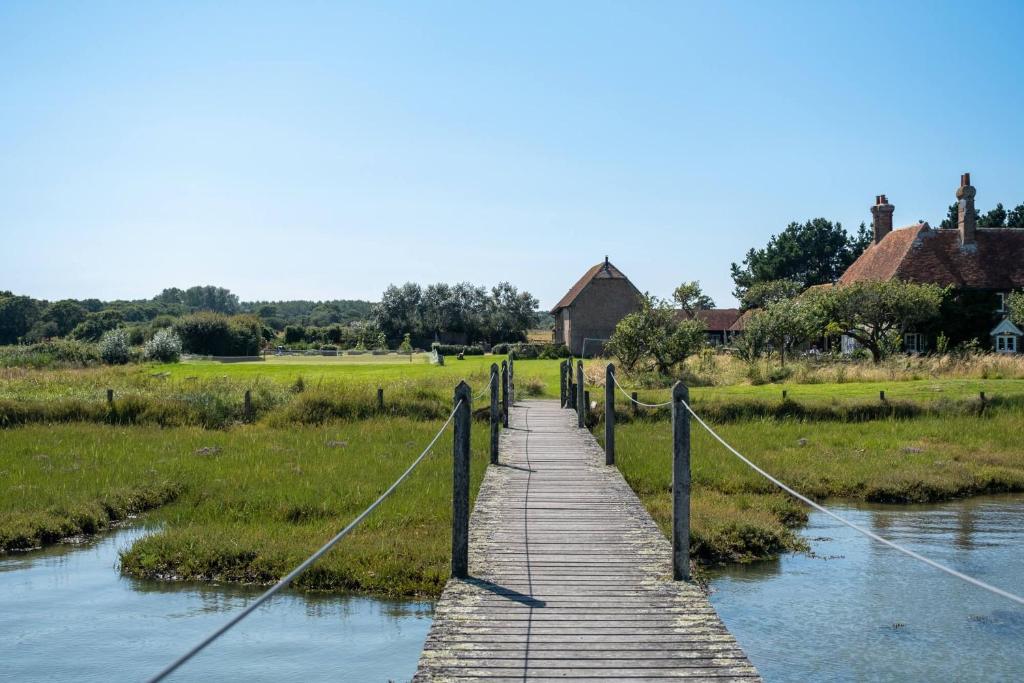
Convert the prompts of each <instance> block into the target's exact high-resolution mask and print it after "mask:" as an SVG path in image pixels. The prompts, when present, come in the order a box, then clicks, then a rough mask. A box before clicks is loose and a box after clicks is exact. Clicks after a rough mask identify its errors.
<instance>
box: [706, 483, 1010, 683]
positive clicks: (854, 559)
mask: <svg viewBox="0 0 1024 683" xmlns="http://www.w3.org/2000/svg"><path fill="white" fill-rule="evenodd" d="M830 509H832V510H833V511H835V512H837V513H838V514H840V515H842V516H844V517H846V518H847V519H848V520H850V521H851V522H854V523H857V524H859V525H861V526H864V527H867V528H869V529H871V530H872V531H874V532H876V533H878V534H879V535H881V536H883V537H885V538H888V539H890V540H893V541H896V542H898V543H900V544H902V545H905V546H907V547H908V548H910V549H912V550H915V551H917V552H919V553H921V554H923V555H926V556H928V557H930V558H932V559H934V560H937V561H939V562H942V563H943V564H946V565H947V566H949V567H952V568H953V569H956V570H959V571H961V572H963V573H965V574H968V575H970V576H974V577H977V578H979V579H981V580H983V581H985V582H987V583H990V584H993V585H995V586H998V587H999V588H1003V589H1005V590H1009V591H1010V592H1013V593H1016V594H1018V595H1024V571H1022V569H1024V497H1021V496H999V497H985V498H975V499H971V500H961V501H955V502H949V503H943V504H939V505H920V506H895V505H888V506H881V505H856V506H830ZM803 533H804V536H805V537H806V538H808V539H809V540H810V541H811V548H812V554H810V555H806V554H790V555H786V556H784V557H782V558H781V559H779V560H778V561H774V562H762V563H758V564H755V565H748V566H733V567H729V568H727V569H724V570H721V571H717V572H715V573H714V574H713V579H712V582H711V585H712V587H713V589H714V593H713V594H712V596H711V601H712V603H713V604H714V605H715V608H716V609H717V610H718V612H719V614H721V615H722V619H723V620H724V621H725V623H726V625H727V626H728V627H729V630H731V631H732V632H733V634H734V635H735V636H736V638H737V639H738V640H739V642H740V644H741V645H742V646H743V648H744V650H745V651H746V652H747V655H748V656H749V657H750V659H751V661H752V662H753V664H754V665H755V666H757V667H758V669H759V670H760V671H761V673H762V675H763V676H764V678H765V680H766V681H771V682H783V681H811V680H829V681H949V680H957V681H1004V680H1005V681H1009V680H1020V679H1021V675H1022V674H1021V672H1022V671H1024V607H1020V606H1018V605H1016V604H1015V603H1013V602H1010V601H1009V600H1006V599H1005V598H1001V597H998V596H995V595H992V594H990V593H987V592H985V591H982V590H981V589H979V588H976V587H974V586H971V585H968V584H966V583H963V582H961V581H960V580H958V579H955V578H953V577H951V576H948V575H946V574H944V573H941V572H939V571H937V570H935V569H933V568H931V567H929V566H927V565H924V564H922V563H920V562H918V561H917V560H914V559H911V558H910V557H907V556H905V555H903V554H901V553H897V552H895V551H893V550H891V549H889V548H886V547H884V546H881V545H880V544H878V543H875V542H873V541H870V540H868V539H867V538H864V537H863V536H861V535H860V534H858V533H857V532H855V531H853V530H852V529H850V528H849V527H846V526H843V525H842V524H840V523H839V522H836V521H835V520H833V519H830V518H829V517H828V516H826V515H822V514H820V513H814V514H812V515H811V518H810V522H809V524H808V525H807V527H806V528H805V529H804V531H803Z"/></svg>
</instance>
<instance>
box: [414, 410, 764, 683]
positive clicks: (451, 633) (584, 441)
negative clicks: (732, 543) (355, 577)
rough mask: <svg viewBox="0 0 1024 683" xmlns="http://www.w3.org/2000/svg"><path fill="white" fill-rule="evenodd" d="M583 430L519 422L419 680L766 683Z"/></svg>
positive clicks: (508, 436)
mask: <svg viewBox="0 0 1024 683" xmlns="http://www.w3.org/2000/svg"><path fill="white" fill-rule="evenodd" d="M576 417H577V416H576V415H575V414H574V413H573V412H571V411H568V410H561V409H560V408H559V406H558V404H557V403H555V402H544V401H522V402H517V403H516V404H514V405H513V406H512V407H511V408H510V410H509V429H507V430H504V431H503V432H502V434H501V437H500V444H499V463H500V464H497V465H492V466H491V467H490V468H489V469H488V471H487V474H486V476H485V478H484V482H483V484H482V486H481V490H480V493H479V495H478V496H477V501H476V508H475V510H474V512H473V516H472V518H471V520H470V528H469V538H470V551H469V556H470V557H469V564H470V566H469V577H468V578H466V579H461V580H460V579H452V580H451V581H449V583H448V586H447V587H446V588H445V592H444V595H443V596H442V598H441V600H440V602H439V603H438V605H437V607H436V609H435V615H434V623H433V626H432V628H431V631H430V634H429V636H428V637H427V640H426V642H425V643H424V648H423V655H422V657H421V659H420V665H419V669H418V671H417V673H416V677H415V679H414V680H416V681H469V680H487V681H503V680H510V681H511V680H515V681H546V680H566V679H570V680H572V679H575V680H595V679H603V680H617V681H619V680H621V681H631V680H637V681H640V680H644V681H648V680H665V679H681V678H682V679H697V680H699V679H714V680H716V681H721V680H743V681H751V680H759V676H758V674H757V671H756V670H755V669H754V668H753V667H752V666H751V665H750V663H749V661H748V660H747V658H746V656H745V655H744V653H743V650H742V649H741V648H740V647H739V645H738V644H737V643H736V641H735V639H734V638H733V637H732V636H731V635H730V634H729V632H728V631H727V630H726V629H725V627H724V625H723V624H722V622H721V620H720V619H719V618H718V615H717V614H716V613H715V611H714V609H713V608H712V607H711V605H710V603H709V602H708V600H707V597H706V596H705V595H704V593H703V592H702V591H701V590H700V589H699V588H698V587H697V586H695V585H694V584H692V583H689V582H673V581H672V580H671V578H672V547H671V545H670V543H669V541H668V539H666V538H665V537H664V536H663V535H662V534H661V532H660V531H659V529H658V527H657V525H656V524H655V523H654V521H653V520H652V519H651V517H650V515H648V514H647V511H646V510H645V509H644V508H643V506H642V505H641V504H640V501H639V500H638V499H637V497H636V495H635V494H634V493H633V492H632V490H630V488H629V486H628V485H627V484H626V482H625V480H624V479H623V478H622V476H621V475H620V474H619V472H618V471H617V470H616V469H614V468H613V467H608V466H605V465H604V460H605V453H604V451H603V450H602V449H601V448H600V447H599V446H598V445H597V443H596V441H595V440H594V439H593V437H591V435H590V434H589V432H587V431H586V430H585V429H579V428H578V427H577V426H576Z"/></svg>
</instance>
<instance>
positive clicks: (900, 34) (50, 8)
mask: <svg viewBox="0 0 1024 683" xmlns="http://www.w3.org/2000/svg"><path fill="white" fill-rule="evenodd" d="M1021 26H1024V3H1022V2H1006V3H985V2H981V3H964V2H956V3H953V2H949V3H938V2H921V3H913V2H901V3H870V2H857V3H838V2H824V3H822V2H795V3H760V2H749V3H747V2H729V3H725V2H709V3H683V2H665V3H656V2H644V3H633V2H619V3H605V2H596V1H595V2H557V3H551V2H536V3H532V2H517V3H487V2H484V3H481V2H464V3H451V2H431V3H423V2H416V3H413V2H406V3H389V2H373V3H369V2H362V3H356V4H347V3H339V2H323V3H321V2H295V3H282V2H274V3H258V2H245V3H234V2H197V3H190V2H183V1H177V2H173V3H172V2H167V3H160V2H146V3H138V2H66V3H61V2H46V3H42V2H35V1H34V0H30V1H26V2H21V1H19V0H0V290H3V289H10V290H14V291H15V292H18V293H24V294H30V295H32V296H35V297H39V298H47V299H51V300H54V299H59V298H65V297H72V298H87V297H97V298H101V299H114V298H148V297H151V296H153V295H154V294H156V293H158V292H159V291H160V290H162V289H163V288H165V287H171V286H177V287H188V286H191V285H195V284H215V285H220V286H224V287H228V288H230V289H231V290H232V291H234V292H235V293H237V294H238V295H239V296H240V297H241V298H242V299H243V300H257V299H260V300H262V299H342V298H346V299H354V298H359V299H370V300H376V299H377V298H379V296H380V293H381V292H382V291H383V289H384V288H385V287H387V286H388V285H389V284H391V283H396V284H401V283H403V282H406V281H415V282H420V283H429V282H436V281H446V282H459V281H469V282H473V283H476V284H485V285H492V284H495V283H497V282H499V281H502V280H508V281H510V282H512V283H513V284H515V285H516V286H518V287H520V288H521V289H526V290H528V291H530V292H532V293H533V294H534V295H536V296H537V297H538V298H539V299H540V302H541V305H542V306H543V307H550V306H551V305H553V304H554V303H555V302H556V301H557V300H558V299H559V298H560V297H561V296H562V295H563V294H564V293H565V291H566V290H567V289H568V288H569V287H570V286H571V285H572V284H573V283H574V282H575V281H576V280H577V279H578V278H579V276H580V275H582V274H583V272H584V271H585V270H586V269H587V268H588V267H590V266H591V265H593V264H595V263H598V262H599V261H601V260H602V259H603V258H604V257H605V256H606V255H607V256H609V257H610V258H611V260H612V262H613V263H615V264H616V265H617V266H618V267H619V268H621V269H622V270H623V271H624V272H625V273H626V274H627V275H628V276H629V277H630V279H631V280H632V281H633V282H634V284H636V285H637V286H638V287H639V288H640V289H641V290H646V291H650V292H651V293H653V294H657V295H659V296H668V295H669V294H671V292H672V290H673V288H674V287H675V286H676V285H678V284H679V283H680V282H682V281H688V280H699V281H700V282H701V284H702V285H703V287H704V289H705V290H706V291H707V292H708V293H710V294H711V295H712V297H713V298H714V299H715V301H716V302H717V303H718V304H719V305H720V306H726V305H730V304H733V303H734V300H733V299H732V296H731V292H732V288H733V283H732V281H731V279H730V277H729V265H730V263H731V262H733V261H740V260H742V258H743V256H744V254H745V252H746V251H747V250H748V249H749V248H751V247H760V246H763V245H764V244H765V242H766V241H767V240H768V238H769V236H770V235H771V234H772V233H776V232H779V231H780V230H782V229H783V228H785V226H786V225H787V224H788V223H789V222H791V221H804V220H807V219H810V218H814V217H817V216H824V217H826V218H829V219H831V220H838V221H840V222H842V224H843V225H844V226H845V227H847V228H848V229H855V228H856V227H857V225H858V224H859V223H860V222H862V221H868V222H870V213H869V210H868V208H869V206H870V205H871V204H872V203H873V201H874V197H875V195H878V194H883V193H884V194H887V195H888V197H889V200H890V202H892V203H893V204H894V205H895V206H896V213H895V217H894V221H895V223H896V225H906V224H911V223H916V222H917V221H918V220H919V219H924V220H928V221H929V222H931V223H932V224H933V225H935V224H937V223H938V222H939V221H941V219H942V218H943V217H944V215H945V212H946V207H947V206H948V205H949V204H950V203H952V202H953V201H954V191H955V189H956V187H957V185H958V184H959V177H960V174H961V173H963V172H965V171H969V172H971V175H972V180H973V184H974V185H975V186H976V187H977V188H978V196H977V204H978V207H979V208H980V209H981V210H983V211H984V210H987V209H989V208H991V207H992V206H994V205H995V203H996V202H997V201H999V202H1002V203H1003V204H1004V205H1009V206H1015V205H1017V204H1020V203H1024V163H1022V161H1024V135H1022V133H1024V88H1022V87H1021V86H1022V78H1024V50H1021V49H1020V46H1019V38H1020V27H1021Z"/></svg>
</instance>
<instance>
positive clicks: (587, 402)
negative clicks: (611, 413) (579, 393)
mask: <svg viewBox="0 0 1024 683" xmlns="http://www.w3.org/2000/svg"><path fill="white" fill-rule="evenodd" d="M589 412H590V389H587V390H586V391H584V392H583V424H587V413H589Z"/></svg>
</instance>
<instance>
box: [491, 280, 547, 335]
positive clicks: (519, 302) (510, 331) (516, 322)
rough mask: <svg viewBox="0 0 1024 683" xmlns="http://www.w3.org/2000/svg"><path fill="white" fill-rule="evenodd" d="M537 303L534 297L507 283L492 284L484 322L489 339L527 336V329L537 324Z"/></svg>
mask: <svg viewBox="0 0 1024 683" xmlns="http://www.w3.org/2000/svg"><path fill="white" fill-rule="evenodd" d="M537 305H538V301H537V298H536V297H534V296H533V295H532V294H530V293H529V292H520V291H519V290H518V289H516V288H515V287H513V286H512V285H511V284H510V283H508V282H499V283H498V284H497V285H496V286H494V287H492V288H491V294H490V298H489V300H488V302H487V315H486V318H487V320H486V322H485V324H484V332H485V334H486V336H487V339H488V341H490V342H491V343H494V344H498V343H501V342H515V341H523V340H524V339H526V331H527V330H528V329H530V327H532V326H533V325H534V324H535V323H536V318H537V314H536V312H537Z"/></svg>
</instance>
